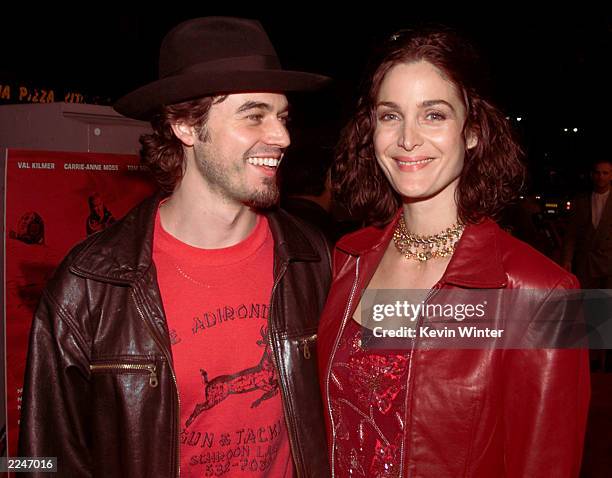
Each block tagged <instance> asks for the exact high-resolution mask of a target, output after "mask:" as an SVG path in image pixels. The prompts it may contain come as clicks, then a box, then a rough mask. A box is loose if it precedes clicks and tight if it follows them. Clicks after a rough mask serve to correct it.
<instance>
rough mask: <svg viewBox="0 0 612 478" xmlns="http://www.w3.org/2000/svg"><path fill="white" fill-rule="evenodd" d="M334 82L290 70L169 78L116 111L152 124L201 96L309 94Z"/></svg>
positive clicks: (126, 98)
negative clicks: (168, 108)
mask: <svg viewBox="0 0 612 478" xmlns="http://www.w3.org/2000/svg"><path fill="white" fill-rule="evenodd" d="M330 81H331V78H329V77H327V76H323V75H317V74H314V73H305V72H301V71H287V70H261V71H257V70H255V71H253V70H248V71H240V70H238V71H224V72H212V73H211V72H207V73H199V74H196V73H191V74H185V75H177V76H170V77H167V78H163V79H161V80H157V81H154V82H152V83H149V84H147V85H145V86H142V87H140V88H138V89H136V90H134V91H132V92H131V93H128V94H127V95H125V96H123V97H122V98H120V99H119V100H118V101H117V102H116V103H115V104H114V105H113V108H114V109H115V111H117V112H118V113H120V114H122V115H124V116H127V117H128V118H134V119H138V120H145V121H146V120H150V119H151V117H152V116H153V115H154V114H155V113H156V112H157V111H158V110H159V108H161V107H162V106H163V105H171V104H175V103H180V102H182V101H187V100H190V99H194V98H200V97H202V96H208V95H213V94H224V93H238V92H249V91H271V92H286V91H310V90H317V89H320V88H322V87H324V86H325V85H326V84H327V83H329V82H330Z"/></svg>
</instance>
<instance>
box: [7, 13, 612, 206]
mask: <svg viewBox="0 0 612 478" xmlns="http://www.w3.org/2000/svg"><path fill="white" fill-rule="evenodd" d="M104 6H105V7H107V6H106V5H104ZM374 7H376V9H375V8H374ZM495 7H496V8H495V9H493V7H491V9H490V11H483V10H476V9H475V8H473V10H471V9H470V8H469V7H466V8H464V9H462V10H457V11H453V12H451V11H448V10H445V9H444V8H443V7H442V6H440V5H437V4H433V3H432V4H431V6H429V7H428V8H424V7H422V8H415V7H414V6H413V5H411V4H410V3H408V2H404V3H399V2H397V3H395V2H394V3H380V2H379V3H375V4H371V5H370V7H369V8H370V11H367V12H366V11H364V10H363V9H361V10H357V9H356V8H355V7H351V8H349V9H347V10H346V11H344V12H343V13H331V12H330V11H327V10H326V8H325V7H324V6H323V5H314V4H312V3H291V4H288V3H287V4H285V5H282V6H279V7H278V8H276V9H274V8H272V7H269V8H267V11H262V10H260V9H256V8H250V9H238V8H234V9H230V10H226V11H222V12H219V11H213V9H210V8H209V9H207V8H199V9H196V8H191V9H183V12H181V13H178V12H177V11H178V8H175V9H172V8H170V7H169V6H168V5H165V6H164V9H165V10H164V11H163V13H157V12H154V11H153V12H142V13H109V12H107V11H100V12H98V11H96V10H95V4H94V5H92V6H91V8H92V10H91V11H88V13H82V12H78V11H74V10H73V11H69V12H63V13H57V12H55V11H54V12H52V13H50V14H49V12H45V11H40V12H37V13H34V12H31V11H28V13H26V12H25V11H24V12H19V8H18V7H17V6H16V8H17V9H16V10H15V11H16V14H15V15H13V16H7V15H5V16H4V18H3V20H4V21H3V22H2V23H3V26H2V28H1V29H0V48H1V49H2V55H1V58H2V60H1V62H0V85H2V84H12V85H15V84H19V83H23V84H26V85H31V86H36V87H38V88H49V89H50V88H55V89H58V90H63V91H71V90H74V91H79V92H81V93H83V94H84V96H85V98H86V99H87V100H88V101H91V102H96V103H100V104H110V103H112V101H114V100H115V99H117V98H118V97H119V96H121V95H122V94H124V93H126V92H128V91H130V90H131V89H133V88H135V87H137V86H140V85H141V84H144V83H146V82H148V81H151V80H153V79H155V78H156V75H157V72H156V68H157V55H158V49H159V44H160V41H161V38H162V37H163V35H164V33H165V32H166V31H168V30H169V29H170V28H171V27H172V26H174V25H175V24H177V23H178V22H180V21H183V20H186V19H188V18H193V17H198V16H208V15H219V14H223V15H234V16H244V17H249V18H257V19H259V20H260V21H261V22H262V23H263V25H264V27H265V29H266V30H267V31H268V33H269V35H270V37H271V39H272V42H273V43H274V45H275V46H276V48H277V51H278V53H279V55H280V57H281V60H282V62H283V64H284V67H285V68H289V69H305V70H308V71H316V72H320V73H324V74H327V75H329V76H332V77H334V78H335V80H336V85H335V87H334V88H332V89H331V90H329V91H327V92H326V93H324V94H319V95H313V96H310V97H308V98H306V99H304V98H300V97H297V98H294V99H293V103H294V104H295V105H296V106H297V107H296V108H295V114H294V128H295V129H294V131H292V133H293V136H294V138H297V140H298V141H299V140H300V135H302V136H304V135H305V134H307V133H309V132H310V133H312V132H316V134H317V138H318V140H319V141H321V142H322V143H323V144H324V145H326V146H328V145H329V147H331V146H333V144H334V142H335V140H336V138H337V134H338V129H339V128H340V127H341V125H342V124H343V123H344V121H345V119H346V117H347V116H348V115H349V114H350V113H351V111H352V108H353V105H354V103H355V97H356V91H357V86H358V83H359V78H360V76H361V74H362V72H363V69H364V66H365V64H366V60H367V58H368V54H369V52H370V51H371V49H372V47H373V45H375V44H377V43H379V42H380V41H381V40H383V39H385V38H387V37H388V36H389V35H390V34H391V33H393V32H394V31H396V30H398V29H400V28H407V27H411V26H415V25H419V24H428V23H432V22H434V23H442V24H445V25H448V26H451V27H454V28H457V29H458V30H459V31H460V32H462V33H463V34H464V35H466V36H467V37H468V38H470V39H471V40H472V41H473V42H474V43H475V44H476V45H477V47H478V48H479V49H480V51H481V53H482V54H483V62H484V63H485V65H487V66H488V68H489V70H490V73H491V79H492V85H493V93H494V99H495V100H496V102H497V103H498V104H499V105H500V106H501V107H502V109H503V110H504V112H505V113H506V115H507V116H509V117H510V118H511V119H512V122H513V124H514V125H515V127H516V128H517V129H518V131H519V133H520V135H521V137H522V140H523V144H524V145H525V147H526V150H527V153H528V156H527V160H528V163H529V166H530V173H531V178H532V179H531V183H530V190H531V191H532V192H534V193H539V194H545V195H549V196H568V195H572V194H573V193H574V192H576V191H579V190H581V189H585V188H586V187H587V186H588V182H587V175H586V174H585V173H586V172H587V171H588V165H589V163H590V162H591V161H592V160H594V159H596V158H599V157H608V158H611V157H612V153H611V151H610V147H609V145H608V140H609V138H610V137H611V136H612V131H610V126H612V121H611V115H612V92H611V86H612V66H611V63H612V16H611V15H610V13H609V12H608V11H607V9H604V7H597V8H595V7H590V8H589V7H587V6H585V5H577V4H574V5H570V6H568V7H567V9H566V10H563V9H560V7H558V6H557V7H555V9H554V10H552V9H551V10H545V11H543V12H539V13H537V14H536V13H535V12H534V11H530V10H529V9H528V8H525V7H519V6H517V5H514V4H509V5H508V6H503V5H501V6H500V5H499V4H498V5H496V6H495ZM336 8H337V7H336ZM534 8H535V6H534ZM540 8H541V7H540ZM30 10H31V9H30ZM88 10H89V7H88ZM149 10H153V8H152V7H150V8H149ZM57 96H59V95H57ZM62 96H63V95H62ZM58 99H59V100H61V98H56V100H58ZM517 117H520V118H521V119H522V120H521V121H520V122H518V121H516V118H517ZM565 128H567V129H568V131H567V132H565V131H564V129H565ZM573 128H578V132H576V133H575V132H573Z"/></svg>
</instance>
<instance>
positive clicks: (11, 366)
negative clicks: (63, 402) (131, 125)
mask: <svg viewBox="0 0 612 478" xmlns="http://www.w3.org/2000/svg"><path fill="white" fill-rule="evenodd" d="M5 174H6V176H5V178H6V183H5V267H6V269H5V310H4V317H5V334H6V335H5V337H6V339H5V342H6V349H5V354H6V356H5V364H6V369H5V374H6V375H5V376H6V407H7V419H6V423H7V439H8V440H7V441H8V454H9V456H16V454H17V438H18V427H19V413H20V404H21V394H22V388H23V374H24V369H25V360H26V354H27V346H28V337H29V331H30V325H31V322H32V315H33V313H34V311H35V308H36V306H37V304H38V301H39V298H40V296H41V293H42V290H43V287H44V286H45V283H46V281H47V280H48V278H49V277H50V275H51V274H52V272H53V270H54V269H55V268H56V267H57V265H58V264H59V263H60V261H61V260H62V258H63V257H64V256H65V255H66V253H67V252H68V251H69V250H70V249H71V248H72V247H73V246H74V245H75V244H77V243H78V242H80V241H82V240H83V239H85V238H86V237H87V236H88V235H90V234H95V233H96V232H98V231H101V230H103V229H105V228H107V227H109V226H110V225H112V224H113V223H114V222H115V221H116V220H117V219H119V218H121V217H122V216H124V215H125V214H126V213H127V212H128V211H129V210H130V209H131V208H132V207H133V206H135V205H136V204H138V203H139V202H140V201H141V200H142V199H144V198H145V197H146V196H148V195H150V194H151V193H152V192H153V191H154V186H153V183H152V181H151V179H150V178H149V176H148V175H147V174H146V173H145V172H144V171H143V170H142V167H141V166H140V165H139V161H138V158H137V156H135V155H119V154H101V153H62V152H47V151H26V150H8V151H7V157H6V170H5Z"/></svg>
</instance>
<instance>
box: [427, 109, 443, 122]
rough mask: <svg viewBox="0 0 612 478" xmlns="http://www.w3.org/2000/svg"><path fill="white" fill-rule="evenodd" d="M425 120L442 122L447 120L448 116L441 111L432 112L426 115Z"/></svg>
mask: <svg viewBox="0 0 612 478" xmlns="http://www.w3.org/2000/svg"><path fill="white" fill-rule="evenodd" d="M425 118H427V119H428V120H430V121H442V120H445V119H446V116H445V115H444V113H440V112H439V111H430V112H429V113H427V114H426V115H425Z"/></svg>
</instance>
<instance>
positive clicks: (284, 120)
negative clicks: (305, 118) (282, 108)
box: [278, 116, 291, 125]
mask: <svg viewBox="0 0 612 478" xmlns="http://www.w3.org/2000/svg"><path fill="white" fill-rule="evenodd" d="M278 120H279V121H280V122H281V123H283V124H284V125H287V124H289V123H291V116H279V117H278Z"/></svg>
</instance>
